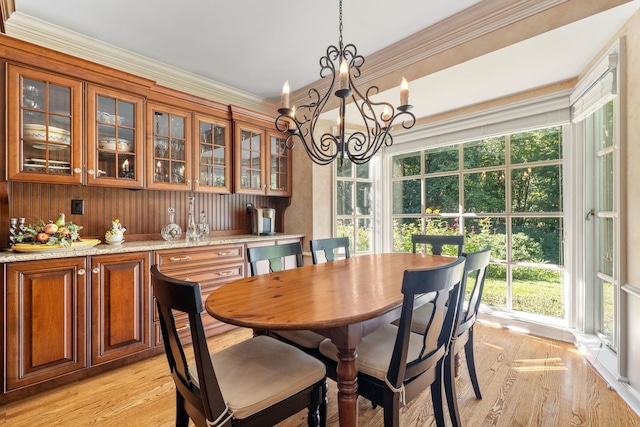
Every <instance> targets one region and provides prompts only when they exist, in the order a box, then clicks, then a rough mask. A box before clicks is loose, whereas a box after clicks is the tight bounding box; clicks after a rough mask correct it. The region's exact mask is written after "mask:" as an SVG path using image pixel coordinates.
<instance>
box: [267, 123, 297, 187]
mask: <svg viewBox="0 0 640 427" xmlns="http://www.w3.org/2000/svg"><path fill="white" fill-rule="evenodd" d="M267 138H268V139H267V143H268V150H267V154H268V159H267V166H268V168H267V181H268V183H267V194H268V195H271V196H291V176H292V170H291V166H292V162H291V150H289V149H288V148H287V147H286V145H285V141H286V135H283V134H281V133H276V132H267Z"/></svg>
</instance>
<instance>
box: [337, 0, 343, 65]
mask: <svg viewBox="0 0 640 427" xmlns="http://www.w3.org/2000/svg"><path fill="white" fill-rule="evenodd" d="M339 9H340V15H339V16H340V18H339V22H340V25H339V26H338V31H339V32H340V37H339V39H338V46H339V48H340V54H342V49H343V48H344V44H343V43H342V0H340V8H339Z"/></svg>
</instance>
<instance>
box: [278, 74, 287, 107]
mask: <svg viewBox="0 0 640 427" xmlns="http://www.w3.org/2000/svg"><path fill="white" fill-rule="evenodd" d="M280 101H281V103H282V108H289V80H287V81H286V82H284V85H283V86H282V93H281V94H280Z"/></svg>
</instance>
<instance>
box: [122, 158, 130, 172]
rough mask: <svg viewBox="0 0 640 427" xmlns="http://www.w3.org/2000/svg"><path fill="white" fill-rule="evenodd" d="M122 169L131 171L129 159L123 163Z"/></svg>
mask: <svg viewBox="0 0 640 427" xmlns="http://www.w3.org/2000/svg"><path fill="white" fill-rule="evenodd" d="M122 170H123V171H125V172H129V159H126V160H125V161H124V163H122Z"/></svg>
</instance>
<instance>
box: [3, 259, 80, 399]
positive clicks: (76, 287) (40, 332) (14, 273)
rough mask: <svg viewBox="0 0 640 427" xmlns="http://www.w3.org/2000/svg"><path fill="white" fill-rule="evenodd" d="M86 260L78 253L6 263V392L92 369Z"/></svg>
mask: <svg viewBox="0 0 640 427" xmlns="http://www.w3.org/2000/svg"><path fill="white" fill-rule="evenodd" d="M86 263H87V259H86V258H85V257H77V258H63V259H54V260H41V261H28V262H16V263H11V264H8V265H7V278H6V283H5V304H6V317H5V328H6V329H5V330H6V351H5V354H6V361H5V364H6V384H5V390H6V391H12V390H16V389H20V388H22V387H26V386H29V385H32V384H37V383H40V382H43V381H47V380H50V379H52V378H56V377H59V376H61V375H65V374H69V373H72V372H75V371H80V370H83V369H86V368H87V367H88V360H87V351H86V343H87V329H86V323H87V318H86V317H87V316H86V313H87V306H86V304H87V297H86V295H87V276H88V274H87V270H86Z"/></svg>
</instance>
